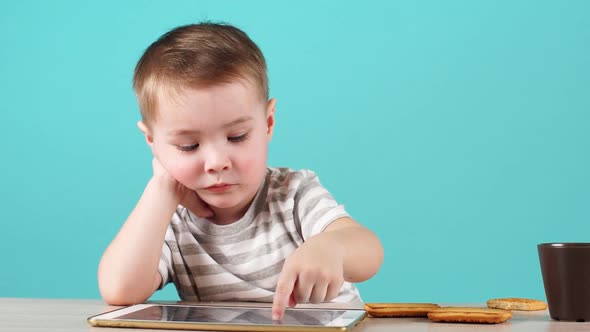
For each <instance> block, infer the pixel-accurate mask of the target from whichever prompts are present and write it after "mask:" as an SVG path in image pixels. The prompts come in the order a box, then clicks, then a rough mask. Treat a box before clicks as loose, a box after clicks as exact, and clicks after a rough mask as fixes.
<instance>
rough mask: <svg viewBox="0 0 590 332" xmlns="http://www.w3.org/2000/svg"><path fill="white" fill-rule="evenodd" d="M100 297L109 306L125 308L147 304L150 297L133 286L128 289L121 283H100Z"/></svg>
mask: <svg viewBox="0 0 590 332" xmlns="http://www.w3.org/2000/svg"><path fill="white" fill-rule="evenodd" d="M99 289H100V295H101V296H102V299H103V300H104V301H105V302H106V303H107V304H108V305H115V306H124V305H133V304H138V303H143V302H145V301H146V300H147V299H148V298H149V295H145V294H142V292H140V291H138V290H137V289H134V287H133V286H130V287H127V286H124V285H121V284H120V283H114V284H113V283H111V284H109V285H106V284H104V283H99Z"/></svg>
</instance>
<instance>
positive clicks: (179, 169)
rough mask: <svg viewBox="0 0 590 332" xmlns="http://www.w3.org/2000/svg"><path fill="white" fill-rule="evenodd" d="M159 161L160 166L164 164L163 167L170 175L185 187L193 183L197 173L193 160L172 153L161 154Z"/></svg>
mask: <svg viewBox="0 0 590 332" xmlns="http://www.w3.org/2000/svg"><path fill="white" fill-rule="evenodd" d="M160 162H161V163H162V166H164V169H166V170H167V171H168V173H169V174H170V176H172V177H173V178H174V179H176V181H178V182H180V183H181V184H183V185H185V186H187V187H190V186H191V184H194V182H195V177H196V174H197V173H196V167H195V163H194V162H191V161H190V160H187V158H186V157H183V156H179V155H178V154H173V153H168V154H167V155H165V156H161V159H160Z"/></svg>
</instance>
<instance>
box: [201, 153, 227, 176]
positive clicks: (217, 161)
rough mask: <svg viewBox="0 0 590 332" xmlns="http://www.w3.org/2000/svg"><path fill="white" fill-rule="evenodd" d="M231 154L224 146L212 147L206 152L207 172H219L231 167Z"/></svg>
mask: <svg viewBox="0 0 590 332" xmlns="http://www.w3.org/2000/svg"><path fill="white" fill-rule="evenodd" d="M230 167H231V162H230V159H229V155H228V154H227V152H226V151H225V150H224V149H222V148H215V147H211V148H209V149H207V151H206V153H205V172H207V173H217V172H221V171H225V170H228V169H230Z"/></svg>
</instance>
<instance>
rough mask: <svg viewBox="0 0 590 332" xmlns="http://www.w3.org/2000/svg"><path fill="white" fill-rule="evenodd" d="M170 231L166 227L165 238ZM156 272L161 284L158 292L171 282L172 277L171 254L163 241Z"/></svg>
mask: <svg viewBox="0 0 590 332" xmlns="http://www.w3.org/2000/svg"><path fill="white" fill-rule="evenodd" d="M171 231H172V230H171V229H170V227H168V230H166V237H168V235H169V234H168V232H171ZM158 272H159V273H160V276H162V283H161V284H160V286H159V287H158V290H160V289H162V288H164V286H166V284H168V283H169V282H172V278H173V275H174V271H173V269H172V252H171V250H170V247H169V246H168V243H167V242H166V241H164V244H163V245H162V254H161V255H160V262H159V263H158Z"/></svg>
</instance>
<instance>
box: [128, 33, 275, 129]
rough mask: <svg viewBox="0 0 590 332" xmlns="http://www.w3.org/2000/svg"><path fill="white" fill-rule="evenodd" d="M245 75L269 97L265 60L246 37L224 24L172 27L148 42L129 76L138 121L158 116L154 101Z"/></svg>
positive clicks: (154, 119) (261, 94)
mask: <svg viewBox="0 0 590 332" xmlns="http://www.w3.org/2000/svg"><path fill="white" fill-rule="evenodd" d="M239 79H245V80H246V81H247V82H249V83H250V84H252V85H253V86H254V87H255V88H256V89H257V90H258V93H259V95H260V98H262V99H263V100H265V101H266V100H267V99H268V77H267V71H266V61H265V59H264V56H263V55H262V52H261V51H260V49H259V48H258V46H256V44H255V43H254V42H253V41H252V40H251V39H250V37H248V35H247V34H246V33H245V32H244V31H242V30H240V29H238V28H237V27H234V26H231V25H229V24H224V23H211V22H203V23H198V24H191V25H185V26H180V27H177V28H175V29H173V30H171V31H169V32H167V33H165V34H164V35H162V36H161V37H160V38H159V39H158V40H156V41H155V42H154V43H153V44H151V45H150V46H149V47H148V48H147V49H146V50H145V52H144V53H143V55H142V56H141V58H140V59H139V61H138V63H137V65H136V67H135V72H134V75H133V90H135V94H136V96H137V100H138V103H139V109H140V112H141V117H142V120H143V121H144V122H145V123H146V125H148V126H149V124H150V123H151V122H152V121H156V120H157V116H158V113H157V108H158V100H159V99H160V98H162V97H163V96H166V94H167V95H168V96H170V94H171V93H174V92H175V91H178V90H179V89H181V88H186V87H189V88H202V87H206V86H213V85H218V84H223V83H231V82H234V81H236V80H239Z"/></svg>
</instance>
